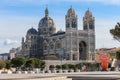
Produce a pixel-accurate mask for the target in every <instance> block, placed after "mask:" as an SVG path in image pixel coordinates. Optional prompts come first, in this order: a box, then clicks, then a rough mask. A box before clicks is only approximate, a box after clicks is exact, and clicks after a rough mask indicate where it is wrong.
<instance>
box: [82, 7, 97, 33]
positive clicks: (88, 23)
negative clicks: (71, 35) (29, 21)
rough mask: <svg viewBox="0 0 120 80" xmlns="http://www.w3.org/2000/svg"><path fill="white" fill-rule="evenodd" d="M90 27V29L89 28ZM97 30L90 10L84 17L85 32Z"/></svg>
mask: <svg viewBox="0 0 120 80" xmlns="http://www.w3.org/2000/svg"><path fill="white" fill-rule="evenodd" d="M88 26H89V27H88ZM88 29H90V30H93V31H94V30H95V19H94V17H93V15H92V12H91V11H90V10H89V9H88V10H87V11H86V12H85V15H84V17H83V30H88Z"/></svg>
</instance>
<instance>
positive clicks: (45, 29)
mask: <svg viewBox="0 0 120 80" xmlns="http://www.w3.org/2000/svg"><path fill="white" fill-rule="evenodd" d="M38 31H39V34H47V33H50V34H52V33H54V32H55V31H56V28H55V23H54V21H53V19H52V18H51V17H49V11H48V9H47V8H46V9H45V17H43V18H42V19H41V20H40V22H39V24H38Z"/></svg>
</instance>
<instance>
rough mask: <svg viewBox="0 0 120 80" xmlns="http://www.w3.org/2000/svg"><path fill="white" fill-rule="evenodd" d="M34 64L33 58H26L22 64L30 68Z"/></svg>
mask: <svg viewBox="0 0 120 80" xmlns="http://www.w3.org/2000/svg"><path fill="white" fill-rule="evenodd" d="M34 64H35V62H34V59H28V60H27V61H26V63H25V65H24V66H25V67H26V68H29V69H30V68H34Z"/></svg>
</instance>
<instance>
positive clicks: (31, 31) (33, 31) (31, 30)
mask: <svg viewBox="0 0 120 80" xmlns="http://www.w3.org/2000/svg"><path fill="white" fill-rule="evenodd" d="M27 34H37V31H36V29H34V28H30V29H29V30H28V31H27Z"/></svg>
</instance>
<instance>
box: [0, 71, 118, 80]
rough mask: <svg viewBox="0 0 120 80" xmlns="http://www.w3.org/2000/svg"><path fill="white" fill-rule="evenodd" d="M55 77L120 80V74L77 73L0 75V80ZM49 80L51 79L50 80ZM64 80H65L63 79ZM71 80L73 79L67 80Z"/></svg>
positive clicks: (37, 79)
mask: <svg viewBox="0 0 120 80" xmlns="http://www.w3.org/2000/svg"><path fill="white" fill-rule="evenodd" d="M55 77H59V78H60V77H61V78H62V77H68V78H72V80H81V79H82V80H86V79H87V80H119V79H120V72H76V73H39V74H0V80H41V79H42V80H47V79H48V78H54V79H50V80H57V79H55ZM46 78H47V79H46ZM48 80H49V79H48ZM58 80H59V79H58ZM62 80H63V79H62ZM66 80H71V79H66Z"/></svg>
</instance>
